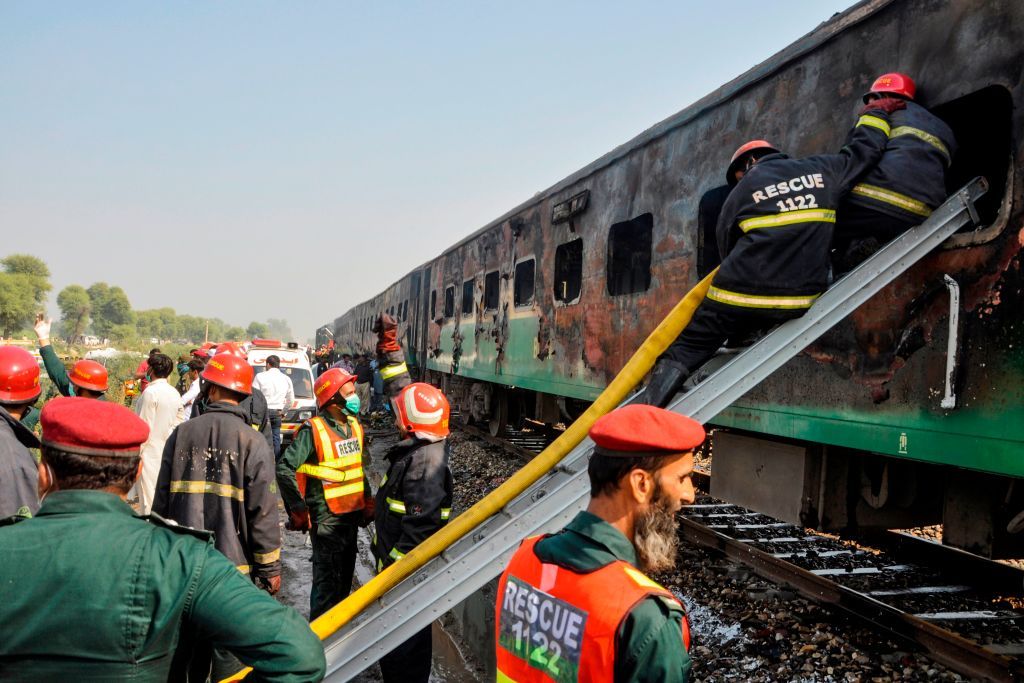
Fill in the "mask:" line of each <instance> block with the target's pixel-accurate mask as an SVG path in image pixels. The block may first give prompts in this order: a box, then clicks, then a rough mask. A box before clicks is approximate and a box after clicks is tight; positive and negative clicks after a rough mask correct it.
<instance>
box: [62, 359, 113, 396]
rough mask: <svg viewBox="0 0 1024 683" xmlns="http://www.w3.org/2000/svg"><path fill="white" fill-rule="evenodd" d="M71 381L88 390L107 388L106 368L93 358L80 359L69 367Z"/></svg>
mask: <svg viewBox="0 0 1024 683" xmlns="http://www.w3.org/2000/svg"><path fill="white" fill-rule="evenodd" d="M68 379H70V380H71V383H72V384H74V385H75V386H76V387H79V388H81V389H88V390H90V391H106V390H107V369H106V368H105V367H103V366H102V365H100V364H99V363H97V362H96V361H94V360H80V361H78V362H77V363H75V364H74V365H73V366H72V367H71V374H70V375H69V376H68Z"/></svg>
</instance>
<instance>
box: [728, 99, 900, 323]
mask: <svg viewBox="0 0 1024 683" xmlns="http://www.w3.org/2000/svg"><path fill="white" fill-rule="evenodd" d="M889 132H890V130H889V120H888V116H887V115H886V114H885V112H883V111H881V110H877V109H875V110H870V111H869V112H867V113H866V114H864V115H863V116H861V117H860V119H859V120H858V123H857V126H856V127H855V128H854V130H853V132H852V133H851V134H850V137H849V139H848V140H847V143H846V145H845V146H844V147H843V148H842V150H841V151H840V152H839V154H820V155H817V156H811V157H805V158H803V159H791V158H789V157H788V156H786V155H785V154H769V155H768V156H765V157H763V158H762V159H761V160H760V161H759V162H758V163H757V164H755V165H754V166H753V167H752V168H751V169H750V170H748V171H747V173H746V174H745V175H744V176H743V178H741V179H740V181H739V182H738V183H737V184H736V187H734V188H733V190H732V192H731V193H730V194H729V197H728V198H727V199H726V201H725V205H724V206H723V207H722V212H721V214H720V215H719V219H718V226H717V230H716V233H717V238H718V249H719V253H720V254H721V256H722V264H721V266H720V267H719V270H718V273H717V274H716V275H715V278H714V281H713V283H712V288H711V291H710V292H709V293H708V301H709V302H713V304H714V305H718V306H727V307H730V308H748V309H749V308H753V309H789V310H793V309H796V310H799V309H806V308H809V307H810V306H811V304H813V303H814V300H815V299H816V298H817V296H818V295H819V294H821V293H822V292H823V291H825V289H826V287H827V286H828V267H829V250H830V248H831V246H832V235H833V231H834V228H835V223H836V209H837V207H838V206H839V202H840V199H841V198H842V197H844V196H845V195H846V194H847V193H848V192H849V191H850V188H852V187H853V185H854V183H855V182H856V180H857V179H858V177H859V176H861V175H863V174H864V172H865V171H866V170H867V169H869V168H871V167H872V166H874V165H875V164H877V163H878V160H879V159H881V157H882V153H883V151H884V150H885V145H886V143H887V142H888V139H889V138H888V135H889Z"/></svg>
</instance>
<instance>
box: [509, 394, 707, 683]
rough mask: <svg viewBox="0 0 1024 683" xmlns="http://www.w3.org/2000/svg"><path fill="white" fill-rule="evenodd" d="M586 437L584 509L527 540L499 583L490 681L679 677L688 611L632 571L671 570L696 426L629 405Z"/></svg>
mask: <svg viewBox="0 0 1024 683" xmlns="http://www.w3.org/2000/svg"><path fill="white" fill-rule="evenodd" d="M590 438H591V439H592V440H593V441H594V444H595V448H594V454H593V456H592V457H591V459H590V465H589V467H588V470H587V471H588V474H589V475H590V496H591V499H590V504H589V505H588V506H587V509H586V510H585V511H583V512H580V513H579V514H578V515H576V518H575V519H573V520H572V521H571V522H570V523H569V525H568V526H566V527H565V528H564V529H563V530H562V531H560V532H558V533H557V534H552V535H549V536H535V537H532V538H528V539H526V540H525V541H524V542H523V544H522V545H521V546H520V547H519V550H518V551H516V554H515V555H514V556H513V557H512V560H511V562H509V565H508V568H507V569H506V570H505V572H504V574H502V576H501V580H500V581H499V583H498V596H497V608H496V614H497V620H496V621H497V623H496V628H495V631H496V641H497V659H498V680H502V681H517V682H518V683H527V682H529V681H537V682H540V681H562V680H580V681H590V680H608V679H609V678H613V679H614V680H615V681H616V682H617V683H623V682H626V681H652V682H653V681H659V682H662V683H665V682H668V683H685V681H686V680H687V678H688V676H689V672H690V657H689V654H688V652H687V650H688V649H689V645H690V627H689V622H688V621H687V618H686V611H685V609H684V607H683V605H682V603H680V602H679V600H677V599H676V598H675V596H674V595H672V593H671V592H669V591H668V590H667V589H665V588H663V587H662V586H660V585H658V584H657V583H656V582H654V581H653V580H651V579H650V578H648V577H647V576H646V575H645V574H644V573H642V572H641V571H640V570H643V572H660V571H666V570H669V569H671V568H672V567H674V566H675V557H676V543H677V540H676V538H677V537H676V525H677V523H676V519H675V513H676V512H678V511H679V509H680V508H681V507H682V506H683V505H688V504H690V503H692V502H693V499H694V492H693V483H692V481H691V479H690V475H691V474H692V472H693V449H694V448H696V447H697V446H699V445H700V444H701V443H703V441H704V428H703V427H702V426H701V425H700V424H699V423H698V422H696V421H694V420H691V419H690V418H688V417H684V416H682V415H678V414H676V413H672V412H669V411H667V410H663V409H661V408H655V407H652V406H646V405H630V406H626V407H624V408H619V409H618V410H615V411H613V412H611V413H609V414H608V415H605V416H604V417H602V418H600V419H599V420H597V422H595V423H594V426H593V427H592V428H591V430H590ZM638 567H639V569H638ZM609 674H611V675H609Z"/></svg>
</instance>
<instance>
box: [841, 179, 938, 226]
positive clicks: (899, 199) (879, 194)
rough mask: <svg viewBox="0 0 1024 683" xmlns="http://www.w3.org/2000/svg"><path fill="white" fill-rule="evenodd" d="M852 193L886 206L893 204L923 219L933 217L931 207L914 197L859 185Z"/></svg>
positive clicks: (872, 186)
mask: <svg viewBox="0 0 1024 683" xmlns="http://www.w3.org/2000/svg"><path fill="white" fill-rule="evenodd" d="M850 192H852V193H853V194H855V195H858V196H860V197H867V198H869V199H875V200H877V201H880V202H885V203H886V204H892V205H893V206H897V207H899V208H901V209H903V210H904V211H909V212H910V213H912V214H916V215H918V216H921V217H922V218H927V217H928V216H930V215H932V210H931V207H929V206H928V205H927V204H925V203H924V202H921V201H918V200H916V199H914V198H913V197H908V196H907V195H905V194H900V193H899V192H893V191H892V190H887V189H885V188H884V187H878V186H876V185H868V184H866V183H858V184H856V185H854V186H853V189H852V190H850Z"/></svg>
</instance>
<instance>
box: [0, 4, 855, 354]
mask: <svg viewBox="0 0 1024 683" xmlns="http://www.w3.org/2000/svg"><path fill="white" fill-rule="evenodd" d="M848 4H850V3H849V2H844V1H840V2H834V1H830V0H799V1H798V0H790V1H787V2H765V1H764V0H760V1H758V2H750V1H748V0H730V1H729V2H721V1H718V2H686V1H684V0H675V1H673V2H643V1H639V0H634V1H632V2H621V1H618V2H602V1H586V2H584V1H577V2H552V1H550V0H548V1H546V2H539V1H538V2H533V1H524V0H518V1H517V2H504V3H498V2H490V1H485V0H474V1H465V2H440V1H439V2H433V3H428V2H360V3H356V2H340V1H339V2H330V3H328V2H301V3H292V2H244V3H242V2H235V3H230V2H156V1H151V2H129V1H128V0H124V1H123V2H98V1H90V2H78V1H77V0H76V1H74V2H35V1H13V0H12V1H8V2H3V3H0V228H2V230H0V234H2V236H3V237H2V246H0V256H2V255H5V254H8V253H13V252H27V253H31V254H35V255H37V256H40V257H42V258H43V259H44V260H45V261H46V262H47V263H48V264H49V266H50V269H51V271H52V272H53V278H52V282H53V285H54V292H53V295H52V296H51V297H50V298H51V309H52V310H53V312H55V313H56V305H55V303H53V302H54V301H55V300H56V292H58V291H59V290H60V289H61V288H63V287H64V286H66V285H68V284H72V283H78V284H81V285H83V286H86V287H87V286H89V285H90V284H91V283H92V282H95V281H97V280H105V281H107V282H109V283H111V284H117V285H120V286H122V287H123V288H124V289H125V291H126V292H127V293H128V296H129V298H130V299H131V302H132V305H133V307H135V308H137V309H143V308H156V307H160V306H171V307H173V308H175V309H176V310H177V311H178V312H179V313H190V314H193V315H202V316H217V317H220V318H223V319H224V320H226V321H228V322H230V323H233V324H237V325H243V326H244V325H246V324H247V323H248V322H249V321H251V320H266V319H267V318H270V317H274V318H286V319H288V320H289V322H290V323H291V324H292V328H293V330H294V331H295V332H296V334H297V336H298V337H299V338H301V339H305V338H307V337H310V336H312V334H313V331H314V330H315V328H316V327H318V326H319V325H321V324H323V323H324V322H327V321H329V320H333V319H334V318H335V317H336V316H337V315H340V314H341V313H342V312H344V311H345V310H346V309H348V308H349V307H350V306H351V305H353V304H355V303H359V302H360V301H363V300H364V299H366V298H368V297H370V296H372V295H373V294H375V293H377V292H379V291H380V290H382V289H383V288H384V287H386V286H387V285H388V284H390V283H391V282H393V281H394V280H396V279H397V278H398V277H400V276H401V275H402V274H404V273H406V272H408V271H409V270H410V269H412V268H413V267H415V266H416V265H418V264H420V263H422V262H423V261H425V260H427V259H428V258H429V257H431V256H434V255H436V254H438V253H440V252H441V251H443V250H444V248H446V247H447V246H448V245H450V244H451V243H453V242H455V241H457V240H458V239H460V238H461V237H463V236H465V235H466V234H468V233H470V232H472V231H474V230H476V229H477V228H479V227H481V226H482V225H484V224H486V223H487V222H489V221H491V220H492V219H494V218H496V217H498V216H499V215H501V214H503V213H504V212H505V211H507V210H508V209H510V208H512V207H513V206H515V205H516V204H519V203H520V202H522V201H524V200H526V199H528V198H529V197H530V196H532V195H533V194H534V193H535V192H537V191H539V190H542V189H544V188H546V187H548V186H550V185H552V184H553V183H555V182H557V181H558V180H560V179H561V178H563V177H565V176H567V175H569V174H571V173H572V172H573V171H575V170H576V169H578V168H580V167H582V166H584V165H586V164H587V163H589V162H590V161H592V160H594V159H596V158H597V157H599V156H601V155H602V154H604V153H605V152H607V151H609V150H610V149H612V148H613V147H615V146H616V145H619V144H621V143H623V142H625V141H627V140H629V139H630V138H632V137H633V136H635V135H636V134H638V133H640V132H641V131H642V130H644V129H645V128H648V127H649V126H651V125H652V124H654V123H656V122H658V121H660V120H661V119H664V118H665V117H667V116H669V115H671V114H673V113H674V112H676V111H678V110H680V109H682V108H683V107H685V106H686V105H687V104H689V103H691V102H693V101H694V100H696V99H699V98H700V97H702V96H703V95H705V94H707V93H708V92H710V91H712V90H714V89H715V88H717V87H718V86H719V85H721V84H723V83H725V82H726V81H728V80H730V79H732V78H734V77H735V76H737V75H739V74H740V73H742V72H744V71H746V70H747V69H748V68H750V67H752V66H754V65H755V64H756V63H758V62H760V61H762V60H763V59H765V58H767V57H769V56H770V55H772V54H774V53H775V52H777V51H778V50H780V49H782V48H783V47H785V46H786V45H788V44H789V43H791V42H793V41H794V40H796V39H797V38H799V37H800V36H801V35H804V34H805V33H807V32H809V31H810V30H812V29H813V28H814V27H815V26H817V25H818V24H819V23H821V22H822V21H825V20H827V19H828V18H829V17H830V16H831V15H832V14H833V13H834V12H837V11H840V10H842V9H843V8H845V7H846V6H847V5H848ZM726 153H727V152H726Z"/></svg>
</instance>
